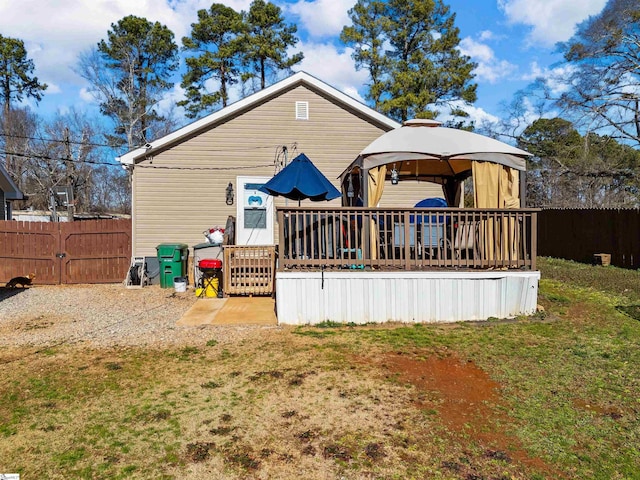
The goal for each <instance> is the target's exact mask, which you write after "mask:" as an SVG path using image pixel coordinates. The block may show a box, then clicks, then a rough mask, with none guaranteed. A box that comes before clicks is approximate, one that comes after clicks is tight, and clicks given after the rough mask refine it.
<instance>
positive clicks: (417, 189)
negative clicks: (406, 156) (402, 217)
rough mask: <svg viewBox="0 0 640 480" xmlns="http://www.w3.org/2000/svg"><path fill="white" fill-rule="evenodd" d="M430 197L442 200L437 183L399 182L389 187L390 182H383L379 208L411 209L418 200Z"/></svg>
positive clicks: (442, 194)
mask: <svg viewBox="0 0 640 480" xmlns="http://www.w3.org/2000/svg"><path fill="white" fill-rule="evenodd" d="M432 197H441V198H444V192H443V191H442V187H441V186H440V185H439V184H437V183H432V182H419V181H417V180H401V181H400V182H398V184H397V185H391V181H390V180H387V181H386V182H384V192H383V194H382V198H381V199H380V204H379V206H380V207H381V208H391V207H395V208H403V207H404V208H406V207H413V206H414V205H415V204H416V203H418V202H419V201H420V200H423V199H425V198H432Z"/></svg>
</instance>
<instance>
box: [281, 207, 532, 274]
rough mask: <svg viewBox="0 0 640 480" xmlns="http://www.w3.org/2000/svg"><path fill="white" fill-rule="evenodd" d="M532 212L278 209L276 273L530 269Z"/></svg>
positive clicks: (356, 208)
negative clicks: (367, 270) (346, 269)
mask: <svg viewBox="0 0 640 480" xmlns="http://www.w3.org/2000/svg"><path fill="white" fill-rule="evenodd" d="M537 212H538V210H537V209H462V208H410V209H407V208H363V207H351V208H347V207H341V208H315V207H302V208H301V207H290V208H278V228H279V232H278V235H279V237H278V238H279V250H278V253H279V259H278V268H279V270H285V269H291V268H303V269H311V270H313V269H317V270H319V269H324V268H329V269H344V268H348V269H365V268H372V269H382V270H392V269H400V270H433V269H438V268H458V269H459V268H468V269H489V268H492V269H498V268H513V269H526V270H535V269H536V239H537V236H536V219H537V217H536V215H537Z"/></svg>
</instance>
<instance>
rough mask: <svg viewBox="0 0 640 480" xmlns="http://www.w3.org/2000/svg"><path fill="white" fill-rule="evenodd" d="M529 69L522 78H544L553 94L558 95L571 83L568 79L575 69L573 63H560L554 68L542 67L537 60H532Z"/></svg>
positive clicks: (526, 79)
mask: <svg viewBox="0 0 640 480" xmlns="http://www.w3.org/2000/svg"><path fill="white" fill-rule="evenodd" d="M529 68H530V70H529V72H528V73H527V74H525V75H523V76H522V80H525V81H528V82H532V81H535V80H537V79H544V80H545V82H546V84H547V86H548V87H549V88H550V89H551V93H552V94H553V95H559V94H561V93H563V92H566V91H567V90H568V89H569V88H570V87H571V85H570V84H569V82H568V79H569V78H571V75H572V74H573V73H574V71H575V67H574V66H573V65H562V66H560V67H555V68H546V67H545V68H542V67H540V65H538V63H537V62H532V63H531V65H530V67H529Z"/></svg>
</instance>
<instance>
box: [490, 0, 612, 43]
mask: <svg viewBox="0 0 640 480" xmlns="http://www.w3.org/2000/svg"><path fill="white" fill-rule="evenodd" d="M606 3H607V0H581V1H580V2H576V0H537V1H531V0H498V5H499V7H500V8H501V9H502V10H503V11H504V13H505V15H506V16H507V19H508V21H509V22H510V23H514V24H524V25H528V26H530V27H532V29H531V32H530V34H529V38H528V41H529V42H531V43H539V44H542V45H546V46H551V45H553V44H555V43H556V42H561V41H566V40H568V39H569V38H570V37H571V36H572V35H573V33H574V32H575V27H576V25H577V24H578V23H580V22H582V21H583V20H585V19H586V18H587V17H589V16H590V15H596V14H598V13H600V12H601V11H602V9H603V8H604V6H605V4H606Z"/></svg>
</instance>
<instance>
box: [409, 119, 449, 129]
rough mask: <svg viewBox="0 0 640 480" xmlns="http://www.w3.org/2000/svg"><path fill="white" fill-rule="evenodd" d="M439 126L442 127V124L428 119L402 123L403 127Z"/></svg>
mask: <svg viewBox="0 0 640 480" xmlns="http://www.w3.org/2000/svg"><path fill="white" fill-rule="evenodd" d="M440 125H442V122H439V121H437V120H431V119H430V118H414V119H413V120H406V121H404V122H403V123H402V126H403V127H439V126H440Z"/></svg>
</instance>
